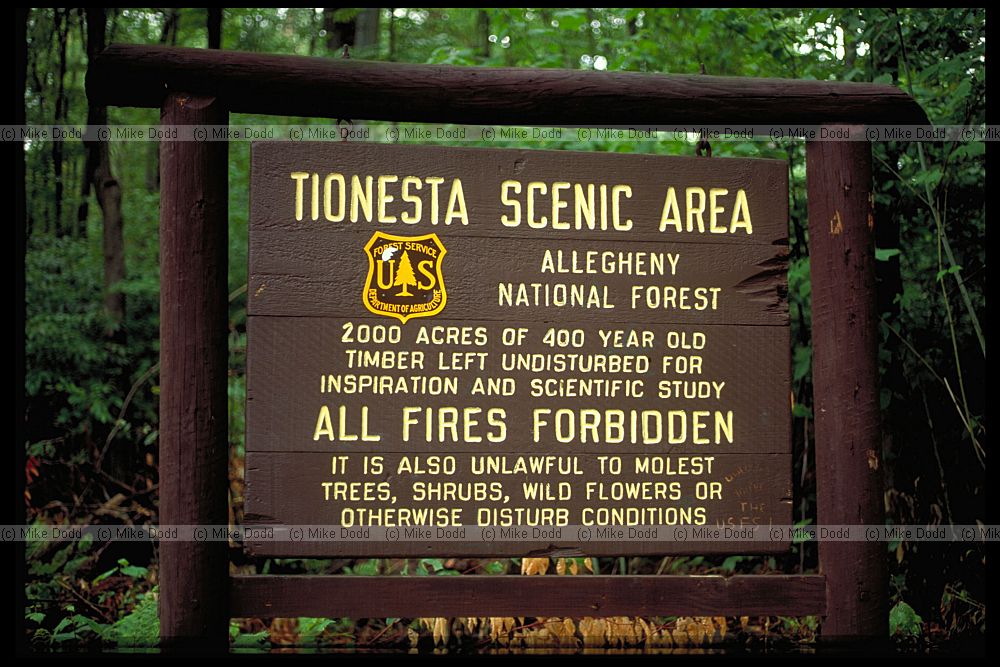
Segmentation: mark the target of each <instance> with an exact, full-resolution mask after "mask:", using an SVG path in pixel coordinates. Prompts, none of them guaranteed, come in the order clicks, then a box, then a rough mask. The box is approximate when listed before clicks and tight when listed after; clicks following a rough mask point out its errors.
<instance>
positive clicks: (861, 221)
mask: <svg viewBox="0 0 1000 667" xmlns="http://www.w3.org/2000/svg"><path fill="white" fill-rule="evenodd" d="M827 127H828V128H829V129H831V130H834V131H835V130H836V129H837V126H827ZM840 127H842V128H843V129H848V128H847V126H840ZM850 130H851V131H852V133H858V132H861V131H863V130H862V128H861V127H858V126H853V127H850ZM871 159H872V158H871V144H869V143H868V142H867V141H810V142H808V143H807V144H806V181H807V190H808V197H809V199H808V206H809V266H810V275H811V279H812V338H813V395H814V406H815V407H814V410H815V417H814V419H815V425H816V469H817V470H818V471H820V473H819V474H817V479H816V506H817V523H818V524H819V525H821V526H836V525H848V524H850V525H869V526H871V525H875V526H881V525H882V524H883V522H884V510H883V502H884V501H883V491H882V471H881V467H882V466H881V460H882V454H881V448H882V444H881V437H880V421H879V420H880V415H879V388H878V379H879V377H878V309H877V304H876V295H875V232H874V229H875V222H874V218H873V210H872V209H873V201H872V196H873V195H872V185H871V183H872V165H871ZM819 563H820V572H821V573H822V574H824V575H826V594H827V615H826V618H825V619H824V620H823V630H822V633H823V634H822V638H823V640H824V641H827V640H834V641H838V640H858V639H884V638H886V637H888V635H889V628H888V622H889V619H888V613H887V611H888V606H887V597H886V593H887V591H886V588H887V586H886V581H887V579H888V572H887V566H886V551H885V545H884V543H882V542H878V541H872V542H839V541H831V540H820V542H819Z"/></svg>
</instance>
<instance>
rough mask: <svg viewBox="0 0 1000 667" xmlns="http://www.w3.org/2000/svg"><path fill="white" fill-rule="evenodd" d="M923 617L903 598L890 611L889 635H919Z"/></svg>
mask: <svg viewBox="0 0 1000 667" xmlns="http://www.w3.org/2000/svg"><path fill="white" fill-rule="evenodd" d="M921 623H923V619H922V618H920V616H918V615H917V612H915V611H914V610H913V607H911V606H910V605H908V604H906V603H905V602H903V601H902V600H900V601H899V602H897V603H896V606H895V607H893V608H892V610H890V611H889V636H890V637H895V636H897V635H898V636H902V637H919V636H920V633H921V630H922V628H921V625H920V624H921Z"/></svg>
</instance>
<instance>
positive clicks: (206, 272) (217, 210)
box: [159, 92, 229, 651]
mask: <svg viewBox="0 0 1000 667" xmlns="http://www.w3.org/2000/svg"><path fill="white" fill-rule="evenodd" d="M160 120H161V122H162V123H163V124H164V125H195V124H204V125H226V124H228V123H229V113H228V111H227V110H226V109H225V107H224V106H223V105H222V104H221V103H220V102H219V101H218V100H216V99H215V98H214V97H199V96H192V95H187V94H185V93H179V92H171V93H168V94H167V96H166V98H165V100H164V102H163V107H162V109H161V113H160ZM228 152H229V143H228V142H226V141H208V142H193V141H162V142H160V183H161V190H160V387H161V393H160V438H159V440H160V524H161V525H162V526H164V527H167V526H171V525H201V526H205V525H215V526H220V525H222V526H224V525H226V524H227V523H228V522H229V513H228V510H227V503H228V496H227V492H228V486H229V485H228V479H229V476H228V470H229V467H228V450H229V443H228V440H229V438H228V426H229V420H228V417H227V410H228V402H227V375H228V371H227V369H228V366H229V353H228V345H227V335H226V333H227V328H228V319H229V318H228V300H227V292H228V290H227V289H226V288H227V279H228V275H227V274H228V266H229V261H228V250H229V243H228V238H229V219H228V212H229V210H228V206H229V192H228V173H229V163H228ZM227 548H228V544H227V542H225V541H220V540H206V541H202V542H178V541H171V540H163V541H162V542H160V556H159V563H160V601H159V606H160V637H161V639H162V642H163V646H164V648H167V649H175V650H176V649H185V650H187V649H198V650H199V651H205V650H206V649H207V650H215V651H225V650H227V649H228V639H229V634H228V625H229V595H228V593H229V580H228V577H229V554H228V552H227Z"/></svg>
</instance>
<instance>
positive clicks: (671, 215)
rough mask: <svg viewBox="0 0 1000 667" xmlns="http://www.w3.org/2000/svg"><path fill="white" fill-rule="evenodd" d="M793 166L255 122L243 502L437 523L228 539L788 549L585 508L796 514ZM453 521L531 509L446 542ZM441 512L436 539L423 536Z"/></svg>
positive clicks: (700, 519)
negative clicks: (265, 129) (362, 536)
mask: <svg viewBox="0 0 1000 667" xmlns="http://www.w3.org/2000/svg"><path fill="white" fill-rule="evenodd" d="M786 174H787V166H786V165H785V163H783V162H779V161H770V160H745V159H719V158H714V159H703V158H686V157H662V156H646V155H621V154H606V153H573V152H549V151H521V150H486V149H464V148H462V149H458V148H439V147H412V146H391V145H372V144H359V143H337V144H331V143H323V144H286V143H262V144H255V145H254V146H253V154H252V176H251V210H250V278H249V286H248V287H249V314H250V318H249V325H248V331H249V356H248V362H247V364H248V368H247V375H248V402H247V437H246V447H247V458H246V479H247V493H246V519H247V523H248V524H251V525H271V526H274V525H289V524H291V525H326V526H330V525H333V526H343V527H345V528H346V527H351V528H355V529H357V528H363V527H365V526H392V527H399V528H401V529H407V528H410V527H412V526H426V527H429V528H430V532H425V531H413V530H403V532H401V533H398V535H399V537H398V540H397V541H392V542H372V541H355V540H352V539H349V536H350V535H354V534H357V531H355V532H354V533H345V534H344V535H345V536H344V538H343V539H340V538H337V537H334V538H333V539H331V540H330V541H310V540H303V541H299V542H290V543H282V544H275V543H273V542H267V541H257V542H255V541H254V540H252V539H251V540H249V542H248V543H249V546H250V547H251V548H252V549H253V550H254V551H255V552H257V553H262V554H276V555H338V554H345V555H347V554H350V555H365V554H373V555H375V554H377V555H400V556H404V555H427V554H442V555H444V554H467V555H498V556H499V555H522V554H525V553H528V552H530V551H532V550H542V549H552V548H562V549H567V550H577V551H579V552H581V553H587V554H594V555H609V554H620V553H628V554H640V553H709V552H734V551H735V552H741V553H749V552H761V551H778V550H782V549H784V548H786V547H787V543H786V542H778V543H773V544H769V543H763V542H757V543H723V542H699V541H698V540H694V539H692V540H690V541H684V542H680V541H670V542H665V541H648V540H647V541H628V540H627V539H620V538H619V537H618V534H617V533H615V532H613V531H609V530H605V529H606V528H607V527H627V526H691V527H692V528H694V527H705V526H707V527H727V526H746V525H768V524H775V525H788V524H790V523H791V495H792V494H791V451H790V447H791V446H790V423H791V418H790V405H789V396H790V392H789V352H788V351H789V340H788V308H787V298H786V296H787V295H786V293H787V289H786V286H787V282H786V281H787V278H786V258H787V245H786V242H787V239H786V233H787V218H788V210H787V178H786ZM463 526H464V527H477V528H481V527H504V528H509V527H516V526H521V527H527V528H528V531H527V533H525V534H523V535H522V534H521V533H513V534H514V535H517V536H518V538H517V539H509V535H510V534H511V533H505V534H506V535H508V539H497V540H496V541H493V542H490V541H483V539H482V534H481V533H475V534H473V531H469V533H468V534H467V535H464V536H463V535H462V534H461V533H457V534H458V535H459V539H458V540H457V541H456V540H455V539H454V536H455V535H456V530H457V529H458V528H459V527H463ZM565 526H592V527H593V528H594V531H595V532H594V533H593V534H592V536H591V537H590V538H589V539H587V540H586V541H581V539H580V536H579V534H578V533H576V532H570V531H563V532H561V531H559V530H554V529H558V528H560V527H565ZM438 529H440V530H441V531H442V534H448V535H449V537H450V538H451V541H436V540H434V539H427V538H428V536H434V535H435V534H436V533H435V531H436V530H438Z"/></svg>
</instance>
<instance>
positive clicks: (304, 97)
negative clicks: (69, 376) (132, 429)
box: [87, 45, 927, 650]
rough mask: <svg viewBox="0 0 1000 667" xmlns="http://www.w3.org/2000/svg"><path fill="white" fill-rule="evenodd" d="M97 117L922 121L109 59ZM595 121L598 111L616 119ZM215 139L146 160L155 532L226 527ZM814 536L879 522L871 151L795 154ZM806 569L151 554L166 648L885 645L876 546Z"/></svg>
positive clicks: (148, 50)
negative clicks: (242, 643) (239, 634)
mask: <svg viewBox="0 0 1000 667" xmlns="http://www.w3.org/2000/svg"><path fill="white" fill-rule="evenodd" d="M87 91H88V95H89V97H90V99H91V100H92V101H93V102H96V103H98V104H102V105H116V106H144V107H153V108H160V109H161V120H162V122H163V123H164V124H177V125H188V124H216V125H225V124H227V123H228V117H229V113H230V112H248V113H264V114H279V115H288V116H320V117H328V118H333V117H338V118H357V119H362V118H364V119H371V120H391V121H411V122H439V123H466V124H476V123H482V124H505V125H537V126H602V125H606V124H608V123H609V122H613V123H614V124H618V125H621V124H637V125H638V124H646V125H655V124H665V123H689V124H690V123H704V124H722V123H744V124H746V123H760V124H769V123H781V122H790V123H800V124H813V125H825V126H829V127H834V126H843V125H864V124H866V123H904V124H905V123H912V124H925V123H927V118H926V115H925V114H924V112H923V111H922V110H921V109H920V107H919V106H918V105H917V104H916V102H915V101H914V100H913V99H912V98H910V97H909V96H907V95H906V94H904V93H902V92H901V91H899V90H897V89H896V88H894V87H891V86H883V85H875V84H864V83H839V82H826V81H791V80H776V79H740V78H725V77H713V76H676V75H655V74H635V73H611V72H581V71H562V70H533V69H510V68H473V67H463V68H460V67H442V66H431V65H405V64H395V63H373V62H362V61H355V60H345V61H329V60H324V59H320V58H305V57H298V56H275V55H261V54H252V53H237V52H222V51H203V50H196V49H183V48H164V47H147V46H127V45H114V46H111V47H109V48H108V49H106V50H105V51H104V52H103V53H102V54H101V55H100V56H99V57H97V58H96V59H95V60H94V62H93V63H92V64H91V66H90V70H89V71H88V74H87ZM612 115H613V117H612ZM227 155H228V144H227V143H225V142H206V143H195V142H169V141H168V142H162V143H161V145H160V174H161V179H160V180H161V192H160V206H161V208H160V253H161V254H160V267H161V270H160V281H161V297H160V318H161V324H160V327H161V329H160V341H161V347H160V362H161V368H160V384H161V398H160V520H161V521H160V523H161V525H164V526H166V525H197V524H203V525H204V524H214V525H224V524H226V523H228V511H227V510H228V508H227V487H228V470H227V449H228V448H227V418H226V411H227V381H226V377H227V342H226V340H227V338H226V332H227V294H226V275H227V265H228V262H227V248H228V245H227V233H228V227H227V225H228V215H227V214H228V206H227V197H228V191H227ZM806 157H807V179H808V207H809V232H810V233H809V252H810V267H811V268H810V270H811V276H812V317H813V381H814V394H815V408H816V410H815V415H816V417H815V419H816V421H815V429H816V461H817V470H818V475H817V477H818V478H817V505H818V520H819V523H820V524H825V525H837V524H840V525H844V524H879V523H881V522H882V521H883V509H882V484H881V472H880V465H879V460H880V455H879V452H880V449H881V447H880V437H879V429H880V421H879V419H880V418H879V394H878V365H877V357H876V352H877V345H878V330H877V322H878V319H877V312H876V309H875V280H874V261H875V258H874V234H873V226H874V221H873V218H872V196H871V192H872V187H871V152H870V146H869V145H868V144H867V143H866V142H824V141H809V142H808V143H807V151H806ZM819 556H820V574H818V575H774V576H771V575H763V576H734V577H728V578H724V577H718V576H616V577H607V576H590V577H579V578H576V577H573V578H562V577H558V578H556V577H551V578H550V577H490V576H462V577H339V576H308V577H307V576H230V575H229V571H228V554H227V544H226V543H225V542H195V543H178V542H167V541H165V542H163V543H161V545H160V628H161V638H162V639H163V644H164V646H165V647H192V646H198V647H199V648H201V649H207V648H215V649H217V650H225V649H226V647H227V646H228V621H229V619H230V618H231V617H254V616H257V617H279V616H327V617H339V616H349V617H354V618H363V617H417V616H419V617H427V616H524V615H529V616H533V615H540V616H577V617H579V616H612V615H613V616H627V615H705V616H708V615H713V616H714V615H789V616H796V615H821V616H823V625H822V637H823V639H824V640H847V639H857V638H865V639H878V638H882V637H885V636H886V633H887V623H888V614H887V606H886V600H887V591H886V588H887V582H886V564H885V558H884V556H885V554H884V548H883V547H882V545H881V544H880V543H877V542H876V543H857V542H836V541H821V542H820V544H819Z"/></svg>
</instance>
